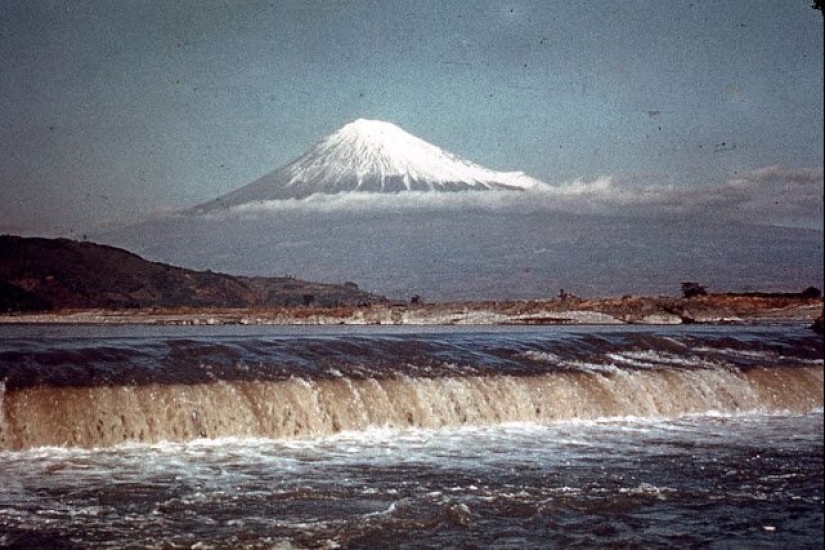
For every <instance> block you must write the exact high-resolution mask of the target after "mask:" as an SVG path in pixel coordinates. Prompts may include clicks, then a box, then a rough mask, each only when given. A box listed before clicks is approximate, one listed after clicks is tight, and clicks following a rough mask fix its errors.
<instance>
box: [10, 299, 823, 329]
mask: <svg viewBox="0 0 825 550" xmlns="http://www.w3.org/2000/svg"><path fill="white" fill-rule="evenodd" d="M822 311H823V301H822V299H821V298H802V297H796V296H790V297H789V296H781V295H780V296H743V295H728V294H715V295H714V294H711V295H707V296H699V297H695V298H689V299H688V298H672V297H661V296H660V297H645V296H625V297H621V298H598V299H587V300H585V299H577V298H572V299H551V300H529V301H508V302H493V301H480V302H456V303H417V304H416V303H394V304H373V305H362V306H346V307H303V306H295V307H259V308H149V309H83V310H64V311H57V312H44V313H20V314H7V315H0V324H27V323H31V324H60V323H68V324H149V325H222V324H240V325H330V324H352V325H557V324H577V325H581V324H593V325H607V324H647V325H677V324H688V323H706V324H707V323H710V324H720V323H724V324H754V323H813V322H814V321H815V320H816V319H817V318H819V317H821V316H822Z"/></svg>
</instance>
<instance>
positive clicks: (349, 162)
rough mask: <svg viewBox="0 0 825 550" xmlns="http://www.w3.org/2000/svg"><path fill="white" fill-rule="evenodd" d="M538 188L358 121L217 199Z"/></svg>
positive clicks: (235, 201)
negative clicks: (281, 165)
mask: <svg viewBox="0 0 825 550" xmlns="http://www.w3.org/2000/svg"><path fill="white" fill-rule="evenodd" d="M536 185H540V182H539V181H538V180H535V179H533V178H531V177H529V176H527V175H525V174H524V173H522V172H496V171H494V170H489V169H487V168H484V167H482V166H479V165H477V164H474V163H472V162H469V161H466V160H463V159H460V158H458V157H456V156H455V155H452V154H451V153H448V152H447V151H444V150H443V149H440V148H439V147H436V146H435V145H432V144H430V143H427V142H426V141H424V140H422V139H420V138H417V137H415V136H413V135H412V134H409V133H407V132H406V131H404V130H402V129H401V128H399V127H398V126H396V125H395V124H392V123H390V122H384V121H380V120H367V119H358V120H355V121H353V122H350V123H349V124H347V125H345V126H343V127H342V128H340V129H339V130H337V131H336V132H334V133H332V134H330V135H329V136H327V137H326V138H324V139H323V140H321V141H320V142H318V143H317V144H316V145H315V146H314V147H312V148H311V149H309V150H308V151H307V152H306V153H304V154H303V155H301V156H300V157H299V158H297V159H296V160H295V161H293V162H291V163H290V164H288V165H286V166H284V167H283V168H281V169H279V170H276V171H275V172H272V173H270V174H267V175H266V176H264V177H262V178H261V179H259V180H258V181H256V182H254V183H252V184H250V185H247V186H246V187H242V188H241V189H238V190H237V191H234V192H232V193H229V194H228V195H225V196H224V197H222V198H221V199H218V201H217V202H218V203H220V204H221V205H223V206H234V205H240V204H244V203H249V202H260V201H270V200H281V199H302V198H306V197H309V196H311V195H315V194H327V195H330V194H342V193H393V194H397V193H403V192H408V191H419V192H442V191H451V192H455V191H465V190H493V189H501V190H513V191H523V190H525V189H529V188H531V187H534V186H536Z"/></svg>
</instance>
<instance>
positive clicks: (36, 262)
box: [0, 236, 384, 311]
mask: <svg viewBox="0 0 825 550" xmlns="http://www.w3.org/2000/svg"><path fill="white" fill-rule="evenodd" d="M305 296H306V297H308V296H312V302H313V303H315V304H318V305H338V304H358V303H361V302H380V301H383V300H384V298H382V297H380V296H376V295H373V294H369V293H367V292H363V291H360V290H358V287H357V286H356V285H355V284H354V283H347V284H344V285H331V284H320V283H311V282H306V281H301V280H298V279H294V278H292V277H236V276H231V275H225V274H222V273H213V272H211V271H192V270H188V269H183V268H180V267H174V266H171V265H166V264H162V263H156V262H149V261H146V260H144V259H143V258H141V257H140V256H137V255H135V254H132V253H130V252H127V251H126V250H122V249H119V248H114V247H111V246H102V245H97V244H93V243H89V242H78V241H72V240H69V239H40V238H23V237H13V236H0V311H26V310H50V309H66V308H121V307H128V308H134V307H156V306H158V307H180V306H193V307H251V306H266V305H298V304H301V303H303V302H304V301H305V299H306V300H308V298H305Z"/></svg>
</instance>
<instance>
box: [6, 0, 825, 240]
mask: <svg viewBox="0 0 825 550" xmlns="http://www.w3.org/2000/svg"><path fill="white" fill-rule="evenodd" d="M0 75H2V77H0V137H1V138H2V143H3V146H2V148H0V231H2V232H17V233H24V234H44V235H56V234H63V235H74V236H77V235H79V234H81V233H83V232H87V231H92V230H94V229H95V228H98V227H100V226H102V225H103V226H105V225H111V224H116V223H124V222H133V221H137V220H140V219H145V218H147V217H150V216H152V215H155V214H157V213H159V212H163V211H166V210H169V209H174V208H180V207H184V206H189V205H192V204H196V203H200V202H204V201H207V200H210V199H212V198H215V197H217V196H219V195H222V194H224V193H227V192H229V191H231V190H233V189H236V188H238V187H241V186H243V185H246V184H247V183H250V182H251V181H253V180H254V179H256V178H258V177H260V176H261V175H263V174H265V173H267V172H269V171H271V170H274V169H276V168H278V167H280V166H282V165H283V164H285V163H287V162H288V161H290V160H291V159H293V158H295V157H296V156H298V155H299V154H301V153H302V152H303V151H304V150H305V149H307V148H308V147H310V146H311V145H313V144H314V143H315V142H316V141H317V140H319V139H320V138H322V137H323V136H325V135H326V134H329V133H331V132H332V131H334V130H336V129H337V128H339V127H340V126H342V125H344V124H346V123H347V122H350V121H352V120H354V119H356V118H362V117H363V118H376V119H382V120H388V121H390V122H393V123H395V124H398V125H399V126H401V127H402V128H404V129H406V130H407V131H409V132H411V133H413V134H415V135H417V136H419V137H421V138H422V139H425V140H427V141H429V142H431V143H433V144H435V145H438V146H439V147H442V148H444V149H447V150H449V151H451V152H453V153H456V154H458V155H459V156H462V157H464V158H466V159H468V160H471V161H473V162H476V163H478V164H481V165H483V166H486V167H489V168H492V169H496V170H522V171H524V172H527V173H528V174H530V175H532V176H534V177H536V178H539V179H541V180H543V181H545V182H547V183H549V184H551V185H554V186H558V187H560V188H564V189H579V188H584V189H589V190H591V191H592V192H593V193H596V191H594V190H600V191H598V193H600V194H595V195H594V194H591V195H587V194H585V196H587V197H589V199H590V200H592V201H595V202H596V203H600V201H601V203H605V204H609V205H612V206H611V208H614V209H615V208H619V206H618V205H621V206H623V207H624V206H627V207H628V212H630V214H631V215H639V216H645V215H651V213H652V210H651V209H653V208H656V206H657V205H658V204H660V203H659V202H656V201H654V202H653V203H651V202H650V201H649V200H647V199H649V197H650V190H654V191H656V192H658V193H660V195H661V194H667V197H666V199H667V200H666V201H665V202H671V203H672V202H674V201H676V202H678V201H686V202H691V201H693V203H696V204H700V203H702V202H703V201H706V200H707V196H708V194H712V195H713V194H719V195H720V197H721V198H720V201H718V203H717V204H714V207H713V208H711V209H709V215H714V216H718V215H719V212H720V209H722V208H723V207H724V205H725V204H731V202H730V201H731V199H730V196H729V195H730V193H729V191H730V190H731V189H736V190H738V191H741V190H742V189H746V188H747V189H749V190H755V191H753V196H748V198H747V200H746V202H747V205H748V207H747V208H744V209H743V210H741V212H740V215H739V216H738V217H739V219H742V218H743V216H744V217H745V218H747V217H748V216H753V217H754V218H757V219H760V220H762V221H765V220H767V221H768V222H771V223H772V222H776V223H781V224H788V225H800V226H814V227H816V226H819V227H821V221H817V220H818V219H819V218H821V217H822V165H823V153H822V151H823V21H822V16H821V14H820V13H819V12H817V11H815V10H813V9H811V7H810V2H808V1H806V0H784V1H779V0H772V1H754V0H731V1H725V2H716V1H702V0H694V1H677V2H660V1H653V0H651V1H622V2H604V1H601V0H598V1H583V2H568V1H559V2H555V1H546V0H539V1H533V2H529V1H521V2H520V1H513V2H506V1H500V0H499V1H435V0H420V1H416V2H408V1H392V0H391V1H370V0H350V1H335V0H331V1H321V0H319V1H317V2H308V1H274V0H273V1H268V2H234V1H225V2H216V1H201V2H159V1H157V2H154V1H129V2H124V1H116V2H111V1H83V0H64V1H54V2H45V1H37V0H22V1H16V0H5V1H4V2H2V3H0ZM605 182H607V183H605ZM742 182H745V183H744V184H743V183H742ZM570 186H579V187H578V188H577V187H570ZM605 189H607V191H605ZM748 193H751V191H748ZM740 194H741V193H740ZM714 196H715V195H714ZM645 198H646V199H645ZM646 200H647V202H646ZM726 201H727V202H726ZM733 202H734V203H735V202H736V201H733ZM737 204H741V203H737ZM737 207H738V206H737ZM577 208H579V209H582V208H581V205H579V207H577ZM772 208H775V211H772V210H771V209H772ZM572 209H573V210H575V209H576V208H572ZM584 210H587V208H584Z"/></svg>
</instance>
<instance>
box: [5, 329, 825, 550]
mask: <svg viewBox="0 0 825 550" xmlns="http://www.w3.org/2000/svg"><path fill="white" fill-rule="evenodd" d="M822 357H823V345H822V338H821V336H818V335H816V334H814V333H813V332H811V331H809V330H807V329H805V328H804V327H795V326H792V327H672V328H671V327H667V328H663V327H654V328H639V327H613V328H607V327H552V328H536V327H522V328H512V327H509V328H491V327H484V328H461V329H456V328H429V329H416V328H410V327H405V328H403V329H397V330H396V329H388V328H387V327H382V328H380V329H379V328H377V327H358V328H353V327H340V328H339V327H334V328H333V327H327V328H321V327H312V328H285V327H178V328H173V327H139V326H135V327H78V326H76V327H42V326H37V327H0V378H2V380H3V381H4V382H3V385H2V387H1V388H0V400H1V401H2V410H1V411H0V545H14V544H18V545H23V546H31V545H36V544H40V545H42V546H43V547H58V546H61V545H62V546H78V547H123V546H125V545H130V544H131V545H135V546H137V547H158V548H169V547H190V546H192V545H195V544H198V543H200V545H201V546H200V547H227V546H229V547H251V548H257V547H260V548H270V547H273V546H274V547H284V548H290V547H298V548H301V547H308V548H317V547H347V548H358V547H363V548H376V547H390V546H393V547H399V546H400V547H422V546H423V547H451V546H452V547H474V546H475V547H485V548H486V547H494V548H530V547H534V548H536V547H559V548H562V547H571V546H574V547H575V546H579V547H592V546H613V547H615V546H647V547H657V546H703V547H717V548H732V547H745V546H746V547H766V548H767V547H775V546H791V547H795V548H818V547H821V546H822V544H823V519H822V514H823V492H824V491H823V424H822V422H823V415H822V407H823V360H822Z"/></svg>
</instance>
